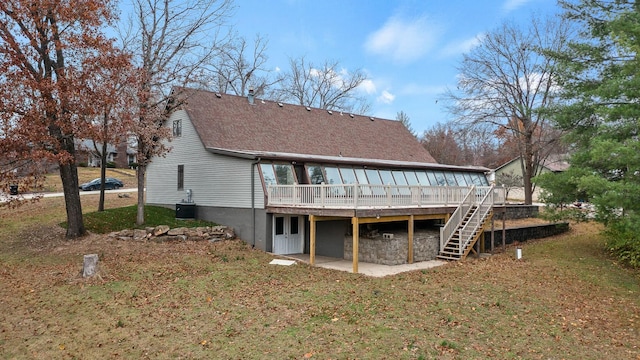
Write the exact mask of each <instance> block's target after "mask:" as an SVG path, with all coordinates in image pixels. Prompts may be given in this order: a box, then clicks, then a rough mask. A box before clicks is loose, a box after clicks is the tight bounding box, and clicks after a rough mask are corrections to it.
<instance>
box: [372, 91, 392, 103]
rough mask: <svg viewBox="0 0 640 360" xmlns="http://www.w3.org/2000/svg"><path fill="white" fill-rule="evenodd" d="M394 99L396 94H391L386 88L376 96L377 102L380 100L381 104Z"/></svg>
mask: <svg viewBox="0 0 640 360" xmlns="http://www.w3.org/2000/svg"><path fill="white" fill-rule="evenodd" d="M395 99H396V96H395V95H393V94H392V93H390V92H388V91H387V90H384V91H382V94H380V96H378V98H377V99H376V100H377V101H378V102H381V103H383V104H391V103H392V102H393V100H395Z"/></svg>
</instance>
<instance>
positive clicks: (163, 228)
mask: <svg viewBox="0 0 640 360" xmlns="http://www.w3.org/2000/svg"><path fill="white" fill-rule="evenodd" d="M169 230H171V229H170V228H169V226H167V225H158V226H156V227H155V228H154V229H153V236H160V235H164V234H166V233H167V232H169Z"/></svg>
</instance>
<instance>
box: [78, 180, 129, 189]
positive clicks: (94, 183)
mask: <svg viewBox="0 0 640 360" xmlns="http://www.w3.org/2000/svg"><path fill="white" fill-rule="evenodd" d="M123 185H124V184H123V183H122V181H120V180H118V179H116V178H105V179H104V188H105V190H113V189H118V188H121V187H122V186H123ZM80 189H81V190H84V191H89V190H100V178H97V179H93V180H91V181H89V182H88V183H84V184H81V185H80Z"/></svg>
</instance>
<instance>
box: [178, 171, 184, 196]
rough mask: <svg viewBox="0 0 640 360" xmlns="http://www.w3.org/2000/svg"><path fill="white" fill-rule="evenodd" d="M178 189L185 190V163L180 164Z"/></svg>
mask: <svg viewBox="0 0 640 360" xmlns="http://www.w3.org/2000/svg"><path fill="white" fill-rule="evenodd" d="M178 190H184V165H178Z"/></svg>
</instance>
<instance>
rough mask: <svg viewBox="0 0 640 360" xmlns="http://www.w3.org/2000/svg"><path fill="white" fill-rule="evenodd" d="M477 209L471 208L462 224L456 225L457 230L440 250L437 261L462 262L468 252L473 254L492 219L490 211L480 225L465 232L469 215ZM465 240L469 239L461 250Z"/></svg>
mask: <svg viewBox="0 0 640 360" xmlns="http://www.w3.org/2000/svg"><path fill="white" fill-rule="evenodd" d="M476 209H477V206H473V207H472V208H471V211H469V212H468V213H467V215H466V216H465V217H464V219H463V221H462V223H460V225H458V228H457V229H456V231H455V232H454V233H453V236H452V237H451V239H449V241H447V242H446V243H445V245H444V247H443V248H442V249H440V253H439V254H438V256H437V258H438V259H443V260H464V259H465V258H466V257H467V255H469V253H470V252H472V251H473V252H474V253H475V250H474V246H475V244H476V243H477V242H478V240H479V239H480V237H481V236H482V233H483V232H484V228H485V225H486V224H487V223H488V222H489V221H490V220H491V218H492V217H493V212H492V211H490V212H489V214H488V216H486V217H485V219H484V221H482V224H481V225H480V226H479V227H478V228H476V229H473V230H465V227H466V226H467V224H468V222H469V219H470V218H471V214H472V212H473V211H475V210H476ZM465 238H470V241H469V242H467V243H466V245H464V248H463V249H462V250H461V249H460V246H461V244H462V243H464V239H465Z"/></svg>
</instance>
